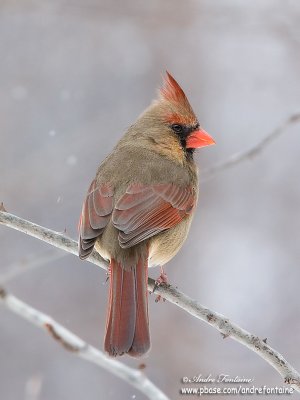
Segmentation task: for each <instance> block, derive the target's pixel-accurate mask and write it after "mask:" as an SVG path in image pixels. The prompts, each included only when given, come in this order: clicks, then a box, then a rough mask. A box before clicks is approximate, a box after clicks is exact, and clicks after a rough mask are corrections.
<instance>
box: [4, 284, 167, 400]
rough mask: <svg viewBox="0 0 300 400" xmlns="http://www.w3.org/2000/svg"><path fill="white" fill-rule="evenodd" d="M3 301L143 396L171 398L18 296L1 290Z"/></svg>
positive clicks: (139, 373)
mask: <svg viewBox="0 0 300 400" xmlns="http://www.w3.org/2000/svg"><path fill="white" fill-rule="evenodd" d="M1 301H2V303H3V304H4V305H5V306H6V307H7V308H8V309H9V310H11V311H13V312H14V313H16V314H18V315H19V316H20V317H22V318H24V319H26V320H27V321H29V322H31V323H32V324H34V325H36V326H38V327H39V328H42V329H43V330H45V331H46V332H48V333H49V334H50V335H51V337H53V338H54V339H55V340H57V341H58V342H59V343H60V344H61V345H62V346H63V347H64V348H65V349H67V350H69V351H71V352H73V353H74V354H76V355H77V356H79V357H81V358H83V359H85V360H87V361H90V362H91V363H94V364H96V365H98V366H100V367H102V368H104V369H106V370H107V371H109V372H111V373H112V374H113V375H116V376H117V377H119V378H121V379H123V380H124V381H125V382H127V383H129V384H130V385H132V386H134V387H135V388H136V389H138V390H139V391H141V392H142V393H144V394H145V395H146V396H147V397H148V398H149V399H151V400H168V399H169V398H168V397H167V396H166V395H165V394H164V393H163V392H162V391H161V390H160V389H158V387H156V386H155V385H154V384H153V383H152V382H151V381H150V380H149V379H148V378H147V376H146V375H145V374H144V373H143V372H141V371H139V370H136V369H134V368H130V367H128V366H127V365H125V364H123V363H121V362H120V361H118V360H115V359H112V358H109V357H108V356H106V355H105V354H104V353H102V352H101V351H99V350H97V349H96V348H95V347H93V346H91V345H89V344H88V343H86V342H84V341H83V340H82V339H80V338H79V337H78V336H76V335H74V333H72V332H71V331H69V330H68V329H66V328H65V327H64V326H62V325H60V324H59V323H58V322H56V321H54V320H53V319H52V318H51V317H49V316H48V315H46V314H44V313H42V312H41V311H38V310H36V309H35V308H33V307H31V306H29V305H28V304H26V303H24V302H23V301H21V300H19V299H18V298H16V297H15V296H13V295H11V294H8V293H7V292H6V291H5V290H4V289H3V288H1V287H0V302H1Z"/></svg>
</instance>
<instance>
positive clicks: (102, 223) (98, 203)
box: [78, 181, 113, 259]
mask: <svg viewBox="0 0 300 400" xmlns="http://www.w3.org/2000/svg"><path fill="white" fill-rule="evenodd" d="M112 210H113V191H112V188H111V187H110V186H109V185H101V186H99V187H96V183H95V181H92V183H91V185H90V187H89V190H88V194H87V196H86V199H85V201H84V203H83V207H82V213H81V217H80V221H79V243H78V244H79V257H80V258H81V259H84V258H87V257H88V256H89V255H90V253H91V252H92V251H93V247H94V244H95V242H96V240H97V238H98V237H99V236H101V235H102V233H103V230H104V229H105V227H106V226H107V224H108V222H109V219H110V216H111V213H112Z"/></svg>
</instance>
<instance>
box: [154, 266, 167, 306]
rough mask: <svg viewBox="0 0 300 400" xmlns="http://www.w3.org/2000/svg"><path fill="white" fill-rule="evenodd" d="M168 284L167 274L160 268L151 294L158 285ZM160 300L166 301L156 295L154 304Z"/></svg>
mask: <svg viewBox="0 0 300 400" xmlns="http://www.w3.org/2000/svg"><path fill="white" fill-rule="evenodd" d="M167 284H168V277H167V274H166V273H165V270H164V269H163V267H162V266H161V267H160V275H159V277H158V278H157V279H156V280H155V284H154V289H153V293H154V292H155V290H156V289H157V288H158V286H160V285H167ZM160 300H163V301H166V299H164V298H162V297H161V295H160V294H159V295H157V296H156V299H155V302H156V303H158V302H159V301H160Z"/></svg>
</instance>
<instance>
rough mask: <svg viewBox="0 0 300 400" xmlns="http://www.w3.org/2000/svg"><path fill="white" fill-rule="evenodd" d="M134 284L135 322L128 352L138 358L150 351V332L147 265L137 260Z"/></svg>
mask: <svg viewBox="0 0 300 400" xmlns="http://www.w3.org/2000/svg"><path fill="white" fill-rule="evenodd" d="M135 283H136V288H135V291H136V321H135V331H134V337H133V342H132V345H131V348H130V350H129V352H128V354H129V355H131V356H133V357H139V356H141V355H143V354H145V353H147V351H148V350H149V349H150V332H149V317H148V290H147V283H148V265H147V262H146V263H145V262H144V263H143V261H142V260H139V262H138V265H137V266H136V269H135Z"/></svg>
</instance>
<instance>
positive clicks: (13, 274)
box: [0, 250, 67, 285]
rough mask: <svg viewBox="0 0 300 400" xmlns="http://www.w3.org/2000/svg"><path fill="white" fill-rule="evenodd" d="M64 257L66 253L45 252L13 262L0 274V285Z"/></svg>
mask: <svg viewBox="0 0 300 400" xmlns="http://www.w3.org/2000/svg"><path fill="white" fill-rule="evenodd" d="M66 255H67V253H62V252H59V251H57V250H52V251H51V252H49V251H45V252H43V253H41V254H32V255H31V256H30V257H28V258H26V259H25V260H24V259H22V260H20V261H18V262H14V263H12V264H10V265H8V266H6V267H5V270H6V272H4V273H2V274H0V285H3V284H5V283H7V282H9V281H11V280H12V279H15V278H17V277H19V276H20V275H21V274H23V273H24V272H28V271H30V270H33V269H36V268H39V267H41V266H43V265H46V264H48V263H50V262H54V261H57V260H60V259H61V258H63V257H66Z"/></svg>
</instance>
